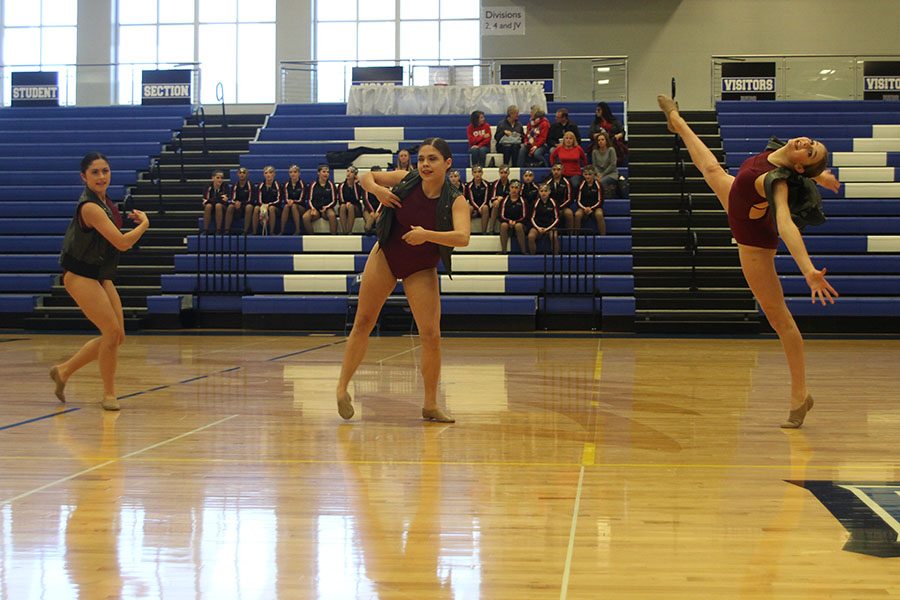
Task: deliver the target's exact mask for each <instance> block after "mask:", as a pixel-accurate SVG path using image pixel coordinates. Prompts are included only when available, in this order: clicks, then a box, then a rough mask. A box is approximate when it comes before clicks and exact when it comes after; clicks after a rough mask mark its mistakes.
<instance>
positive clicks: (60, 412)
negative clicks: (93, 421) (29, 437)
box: [0, 407, 81, 431]
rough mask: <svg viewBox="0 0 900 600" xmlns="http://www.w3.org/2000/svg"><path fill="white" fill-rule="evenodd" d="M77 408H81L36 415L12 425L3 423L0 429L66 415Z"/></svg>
mask: <svg viewBox="0 0 900 600" xmlns="http://www.w3.org/2000/svg"><path fill="white" fill-rule="evenodd" d="M76 410H81V409H80V408H78V407H74V408H67V409H66V410H60V411H57V412H55V413H50V414H49V415H44V416H42V417H35V418H33V419H28V420H27V421H19V422H18V423H13V424H12V425H3V426H2V427H0V431H3V430H4V429H12V428H13V427H18V426H19V425H27V424H28V423H34V422H35V421H42V420H44V419H52V418H53V417H58V416H59V415H64V414H66V413H70V412H75V411H76Z"/></svg>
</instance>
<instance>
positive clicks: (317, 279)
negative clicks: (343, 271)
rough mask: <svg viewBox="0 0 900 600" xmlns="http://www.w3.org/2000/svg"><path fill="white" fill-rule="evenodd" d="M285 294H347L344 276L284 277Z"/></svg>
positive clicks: (345, 277)
mask: <svg viewBox="0 0 900 600" xmlns="http://www.w3.org/2000/svg"><path fill="white" fill-rule="evenodd" d="M284 291H285V292H332V293H338V294H346V293H347V276H346V275H285V276H284Z"/></svg>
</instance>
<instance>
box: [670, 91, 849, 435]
mask: <svg viewBox="0 0 900 600" xmlns="http://www.w3.org/2000/svg"><path fill="white" fill-rule="evenodd" d="M657 101H658V102H659V107H660V108H661V109H662V111H663V112H664V113H666V119H667V120H668V126H669V131H671V132H672V133H677V134H678V135H680V136H681V139H682V140H683V141H684V144H685V146H686V147H687V149H688V152H689V153H690V155H691V160H692V161H693V163H694V165H695V166H696V167H697V168H698V169H699V170H700V172H701V173H702V174H703V178H704V179H705V180H706V183H707V184H708V185H709V187H711V188H712V190H713V192H715V194H716V197H718V199H719V202H721V203H722V208H724V209H725V212H726V213H728V225H729V226H730V227H731V232H732V235H734V239H735V240H736V241H737V243H738V254H739V256H740V260H741V269H742V270H743V272H744V278H745V279H746V280H747V284H748V285H749V286H750V290H751V291H752V292H753V295H754V296H755V297H756V300H757V302H759V305H760V307H761V308H762V309H763V312H764V313H765V315H766V318H767V319H768V320H769V323H770V324H771V325H772V328H773V329H774V330H775V332H776V333H777V334H778V338H779V339H780V340H781V344H782V346H783V347H784V353H785V355H786V356H787V362H788V368H789V370H790V372H791V410H790V414H789V415H788V420H787V421H786V422H785V423H783V424H782V425H781V426H782V427H784V428H790V429H795V428H798V427H800V426H801V425H802V424H803V420H804V418H805V417H806V413H807V412H808V411H809V409H811V408H812V406H813V399H812V396H811V395H810V394H809V392H808V390H807V388H806V364H805V358H804V354H803V337H802V336H801V335H800V331H799V330H798V329H797V324H796V323H795V322H794V317H793V316H792V315H791V313H790V311H789V310H788V307H787V304H785V301H784V291H783V290H782V288H781V281H780V280H779V279H778V273H777V272H776V270H775V251H776V249H777V248H778V236H779V235H780V236H781V239H782V240H784V243H785V245H786V246H787V248H788V250H790V252H791V256H793V257H794V260H795V261H796V262H797V266H798V267H800V271H801V272H802V273H803V275H804V277H806V283H807V284H808V285H809V289H810V290H811V293H812V300H813V302H815V301H816V300H818V301H819V302H821V303H822V304H823V305H824V304H825V302H826V301H828V302H831V303H832V304H834V298H835V297H837V295H838V293H837V292H836V291H835V290H834V288H833V287H831V284H829V283H828V281H827V280H826V279H825V272H826V270H825V269H822V270H821V271H819V270H817V269H816V268H815V267H814V266H813V264H812V261H811V260H810V259H809V254H808V253H807V251H806V245H805V244H804V243H803V237H801V235H800V230H799V229H798V228H797V226H796V225H795V224H794V222H793V221H792V220H791V213H790V209H789V207H788V189H787V184H786V183H785V181H784V180H780V181H776V182H775V185H774V195H773V199H774V202H775V209H776V210H775V214H774V215H773V214H772V211H771V210H769V204H768V202H767V200H766V196H765V186H764V182H765V178H766V174H767V173H769V171H772V170H774V169H777V168H779V167H784V168H787V169H791V170H794V171H796V172H797V173H800V174H802V175H803V176H805V177H809V178H811V179H813V180H815V181H816V183H818V184H819V185H822V186H823V187H826V188H828V189H831V190H833V191H837V190H838V189H840V185H841V184H840V182H838V180H837V178H835V177H834V175H833V174H832V173H831V171H829V170H828V169H827V164H828V150H827V148H825V146H824V145H823V144H822V143H821V142H818V141H815V140H811V139H809V138H805V137H801V138H794V139H791V140H788V142H787V144H786V145H785V146H784V147H782V148H779V149H778V150H775V151H768V150H767V151H765V152H762V153H760V154H757V155H756V156H753V157H751V158H748V159H747V160H746V161H744V164H742V165H741V168H740V170H739V171H738V174H737V176H736V177H734V176H732V175H730V174H729V173H727V172H726V171H725V170H724V169H722V167H721V166H720V165H719V160H718V159H717V158H716V157H715V156H714V155H713V153H712V152H710V151H709V149H708V148H707V147H706V146H705V145H704V144H703V142H702V141H701V140H700V138H698V137H697V135H696V134H695V133H694V132H693V131H691V128H690V127H689V126H688V124H687V123H686V122H685V120H684V119H683V118H682V117H681V115H680V114H679V113H678V105H677V104H675V102H674V101H673V100H672V99H671V98H669V97H667V96H659V97H658V98H657Z"/></svg>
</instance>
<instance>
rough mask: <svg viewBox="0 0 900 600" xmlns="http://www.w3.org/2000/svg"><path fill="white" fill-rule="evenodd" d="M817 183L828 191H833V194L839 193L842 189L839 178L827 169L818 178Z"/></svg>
mask: <svg viewBox="0 0 900 600" xmlns="http://www.w3.org/2000/svg"><path fill="white" fill-rule="evenodd" d="M816 183H818V184H819V185H821V186H822V187H823V188H825V189H826V190H831V191H832V192H837V191H839V190H840V189H841V182H840V181H838V178H837V177H835V176H834V173H832V172H831V169H826V170H825V171H823V172H822V174H820V175H819V176H818V177H816Z"/></svg>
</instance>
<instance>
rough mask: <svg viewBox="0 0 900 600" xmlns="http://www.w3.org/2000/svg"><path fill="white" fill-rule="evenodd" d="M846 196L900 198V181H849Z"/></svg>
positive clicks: (845, 189)
mask: <svg viewBox="0 0 900 600" xmlns="http://www.w3.org/2000/svg"><path fill="white" fill-rule="evenodd" d="M844 198H900V183H848V184H847V185H845V186H844Z"/></svg>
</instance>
